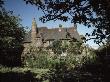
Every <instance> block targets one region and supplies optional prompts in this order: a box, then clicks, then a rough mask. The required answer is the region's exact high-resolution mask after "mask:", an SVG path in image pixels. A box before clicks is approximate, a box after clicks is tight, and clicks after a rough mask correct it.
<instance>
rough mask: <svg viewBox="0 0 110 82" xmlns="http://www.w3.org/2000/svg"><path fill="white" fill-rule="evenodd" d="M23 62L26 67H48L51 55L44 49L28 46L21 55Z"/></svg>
mask: <svg viewBox="0 0 110 82" xmlns="http://www.w3.org/2000/svg"><path fill="white" fill-rule="evenodd" d="M23 58H24V59H23V63H24V66H26V67H31V68H33V67H36V68H49V67H50V63H51V56H50V54H49V52H47V51H45V49H39V48H36V47H31V46H30V48H29V51H28V52H27V53H25V55H24V57H23Z"/></svg>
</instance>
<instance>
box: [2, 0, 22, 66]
mask: <svg viewBox="0 0 110 82" xmlns="http://www.w3.org/2000/svg"><path fill="white" fill-rule="evenodd" d="M3 4H4V3H3V1H2V0H0V64H5V65H6V64H8V65H9V64H10V65H12V64H13V65H15V64H16V63H17V62H20V61H19V60H20V53H21V52H22V49H23V46H22V45H21V43H22V41H23V36H24V28H23V26H22V25H21V24H20V20H21V19H20V18H19V17H17V16H14V15H13V12H12V11H6V10H5V9H4V7H3ZM10 61H11V62H10Z"/></svg>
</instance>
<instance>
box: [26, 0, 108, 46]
mask: <svg viewBox="0 0 110 82" xmlns="http://www.w3.org/2000/svg"><path fill="white" fill-rule="evenodd" d="M24 1H25V2H26V3H27V4H28V3H30V4H32V5H36V7H38V9H41V10H42V12H43V13H44V16H42V17H40V20H41V21H42V22H44V23H45V22H47V21H50V20H54V21H56V20H62V21H65V22H66V21H68V20H71V23H74V24H76V23H79V24H83V25H85V26H88V28H89V27H95V28H94V30H93V32H92V33H91V34H88V33H87V34H86V35H87V36H88V37H89V39H94V42H95V43H97V44H100V43H101V42H103V40H106V39H108V38H110V28H109V26H110V16H109V13H110V6H109V5H110V2H109V0H24ZM90 36H92V37H90ZM89 39H88V40H89Z"/></svg>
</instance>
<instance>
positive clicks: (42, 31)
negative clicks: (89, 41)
mask: <svg viewBox="0 0 110 82" xmlns="http://www.w3.org/2000/svg"><path fill="white" fill-rule="evenodd" d="M59 29H61V31H60V30H59ZM67 34H69V35H70V36H71V37H69V36H67ZM40 37H41V38H42V39H43V40H44V41H47V40H53V39H54V40H59V39H70V38H75V39H77V40H78V41H81V38H80V35H79V34H78V32H77V30H76V28H74V27H70V28H52V29H48V28H47V27H38V34H37V37H36V38H40ZM24 42H31V31H29V32H28V33H27V34H26V36H25V38H24Z"/></svg>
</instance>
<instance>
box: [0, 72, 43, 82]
mask: <svg viewBox="0 0 110 82" xmlns="http://www.w3.org/2000/svg"><path fill="white" fill-rule="evenodd" d="M0 82H41V81H40V79H36V78H34V74H33V73H31V72H30V71H27V72H25V73H15V72H7V73H0Z"/></svg>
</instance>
